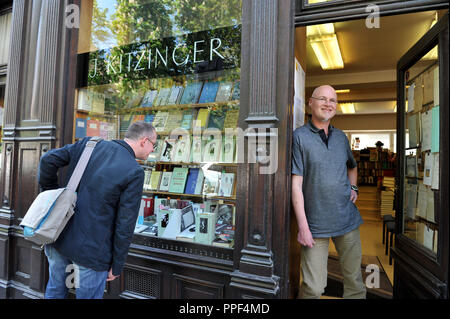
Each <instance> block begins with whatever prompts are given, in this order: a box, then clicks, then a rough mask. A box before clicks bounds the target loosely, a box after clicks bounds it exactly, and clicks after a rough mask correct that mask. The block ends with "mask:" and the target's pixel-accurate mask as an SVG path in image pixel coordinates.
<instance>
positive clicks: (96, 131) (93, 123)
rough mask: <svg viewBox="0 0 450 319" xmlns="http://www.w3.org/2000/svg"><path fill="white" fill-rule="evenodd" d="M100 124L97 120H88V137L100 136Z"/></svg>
mask: <svg viewBox="0 0 450 319" xmlns="http://www.w3.org/2000/svg"><path fill="white" fill-rule="evenodd" d="M99 135H100V122H99V121H97V120H87V129H86V136H91V137H93V136H99Z"/></svg>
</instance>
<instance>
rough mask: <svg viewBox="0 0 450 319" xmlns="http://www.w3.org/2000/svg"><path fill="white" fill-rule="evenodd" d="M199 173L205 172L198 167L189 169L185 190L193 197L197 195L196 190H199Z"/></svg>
mask: <svg viewBox="0 0 450 319" xmlns="http://www.w3.org/2000/svg"><path fill="white" fill-rule="evenodd" d="M199 173H203V172H202V170H201V169H200V168H198V167H193V168H190V169H189V173H188V177H187V181H186V188H185V190H184V192H185V193H186V194H191V195H194V194H197V193H196V188H197V181H198V178H199ZM200 190H201V189H200ZM199 193H200V192H199Z"/></svg>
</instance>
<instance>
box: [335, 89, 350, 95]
mask: <svg viewBox="0 0 450 319" xmlns="http://www.w3.org/2000/svg"><path fill="white" fill-rule="evenodd" d="M336 93H338V94H339V93H350V89H342V90H336Z"/></svg>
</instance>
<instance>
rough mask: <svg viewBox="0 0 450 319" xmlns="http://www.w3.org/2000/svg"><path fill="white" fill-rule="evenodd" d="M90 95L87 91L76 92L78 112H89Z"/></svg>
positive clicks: (84, 89)
mask: <svg viewBox="0 0 450 319" xmlns="http://www.w3.org/2000/svg"><path fill="white" fill-rule="evenodd" d="M92 98H93V96H92V94H91V91H90V90H89V89H86V88H82V89H79V90H78V105H77V109H78V110H84V111H91V110H92Z"/></svg>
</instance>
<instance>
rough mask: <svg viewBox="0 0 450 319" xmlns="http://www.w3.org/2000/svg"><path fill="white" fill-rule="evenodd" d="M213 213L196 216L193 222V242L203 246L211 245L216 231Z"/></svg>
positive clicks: (215, 216)
mask: <svg viewBox="0 0 450 319" xmlns="http://www.w3.org/2000/svg"><path fill="white" fill-rule="evenodd" d="M216 219H217V214H215V213H200V214H198V215H197V216H196V222H195V242H196V243H199V244H204V245H211V244H212V241H213V240H214V237H215V231H216Z"/></svg>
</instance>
